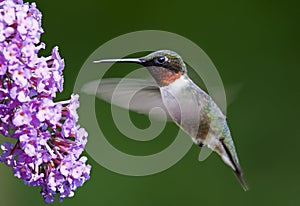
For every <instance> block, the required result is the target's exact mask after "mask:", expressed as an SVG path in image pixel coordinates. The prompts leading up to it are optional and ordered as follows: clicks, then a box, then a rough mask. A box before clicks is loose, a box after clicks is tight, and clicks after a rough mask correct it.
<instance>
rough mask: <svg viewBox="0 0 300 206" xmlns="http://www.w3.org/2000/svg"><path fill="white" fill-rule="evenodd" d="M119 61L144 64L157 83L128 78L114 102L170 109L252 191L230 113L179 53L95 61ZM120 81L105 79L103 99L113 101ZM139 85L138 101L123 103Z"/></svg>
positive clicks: (170, 115)
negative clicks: (229, 120)
mask: <svg viewBox="0 0 300 206" xmlns="http://www.w3.org/2000/svg"><path fill="white" fill-rule="evenodd" d="M116 62H118V63H135V64H139V65H142V66H143V67H146V68H147V70H148V71H149V73H150V74H151V76H152V77H153V79H154V80H155V81H154V83H153V82H152V81H150V83H149V82H147V81H144V82H143V80H134V79H127V80H125V83H124V84H123V86H122V88H121V90H120V91H121V92H119V93H118V94H116V95H115V96H117V99H118V100H116V102H114V103H115V104H116V105H118V106H121V107H125V108H127V109H131V110H133V111H137V112H139V113H143V114H148V112H149V111H150V109H151V108H153V107H161V108H162V109H163V110H165V111H166V113H167V115H168V118H169V119H170V120H172V121H173V122H175V123H176V124H177V125H178V126H179V127H180V128H181V129H182V130H183V131H185V132H186V133H187V134H188V135H189V136H190V137H191V138H192V140H193V142H194V143H195V144H196V145H198V146H200V147H202V146H207V147H208V148H210V149H211V150H213V151H214V152H216V153H217V154H218V155H219V156H220V157H221V158H222V160H223V161H224V162H225V163H226V164H227V165H228V166H229V167H230V168H231V169H232V170H233V171H234V173H235V175H236V177H237V179H238V180H239V182H240V183H241V186H242V188H243V189H244V190H245V191H246V190H248V185H247V183H246V181H245V179H244V177H243V172H242V168H241V166H240V163H239V160H238V156H237V153H236V149H235V146H234V142H233V139H232V136H231V133H230V130H229V127H228V124H227V122H226V116H225V115H224V114H223V113H222V111H221V109H220V108H219V107H218V106H217V104H216V103H215V102H214V101H213V99H212V98H211V97H210V96H209V95H208V94H207V93H206V92H205V91H203V90H202V89H201V88H200V87H199V86H198V85H196V84H195V83H194V82H193V81H192V80H191V79H190V78H189V76H188V74H187V67H186V65H185V63H184V61H183V59H182V58H181V57H180V56H179V55H178V54H177V53H176V52H174V51H170V50H159V51H155V52H152V53H150V54H148V55H146V56H144V57H140V58H127V59H104V60H97V61H94V63H116ZM118 82H119V80H118V79H114V78H112V79H104V81H103V80H101V82H100V87H99V89H100V90H99V91H98V94H99V96H100V98H102V99H104V100H107V101H110V102H112V93H113V91H112V90H113V88H115V86H116V84H118ZM141 85H147V86H141ZM90 86H91V85H90ZM136 88H142V89H141V90H140V91H138V92H136V93H135V94H136V95H135V97H134V98H135V99H136V101H135V103H133V104H131V105H130V106H129V105H124V103H122V102H124V101H123V100H124V99H125V98H126V96H127V95H128V94H129V93H128V92H130V91H129V90H135V89H136ZM129 107H130V108H129Z"/></svg>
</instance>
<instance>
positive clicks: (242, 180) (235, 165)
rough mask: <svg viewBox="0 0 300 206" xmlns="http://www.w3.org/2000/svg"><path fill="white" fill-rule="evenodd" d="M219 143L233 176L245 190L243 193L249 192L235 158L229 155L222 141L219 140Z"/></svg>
mask: <svg viewBox="0 0 300 206" xmlns="http://www.w3.org/2000/svg"><path fill="white" fill-rule="evenodd" d="M221 143H222V146H223V148H224V149H225V152H226V154H227V156H228V158H229V160H230V162H231V164H232V166H233V169H234V174H235V176H236V177H237V179H238V180H239V182H240V184H241V186H242V188H243V189H244V190H245V191H248V190H249V186H248V184H247V183H246V181H245V178H244V175H243V171H242V168H241V166H240V164H239V162H238V160H237V158H234V157H233V155H232V154H231V152H230V151H229V149H228V147H227V146H226V144H225V143H224V141H222V140H221Z"/></svg>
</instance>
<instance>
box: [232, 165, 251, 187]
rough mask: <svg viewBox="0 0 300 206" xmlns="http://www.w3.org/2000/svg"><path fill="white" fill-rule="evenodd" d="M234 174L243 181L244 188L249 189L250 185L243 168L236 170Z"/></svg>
mask: <svg viewBox="0 0 300 206" xmlns="http://www.w3.org/2000/svg"><path fill="white" fill-rule="evenodd" d="M234 174H235V175H236V177H237V178H238V180H239V182H240V183H241V185H242V187H243V189H244V190H245V191H248V190H249V186H248V184H247V182H246V181H245V178H244V176H243V172H242V171H241V170H235V171H234Z"/></svg>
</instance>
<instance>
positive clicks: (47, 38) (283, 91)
mask: <svg viewBox="0 0 300 206" xmlns="http://www.w3.org/2000/svg"><path fill="white" fill-rule="evenodd" d="M298 2H299V1H291V0H286V1H271V0H262V1H261V0H260V1H259V0H256V1H253V0H248V1H245V0H240V1H237V0H235V1H230V0H229V1H220V0H219V1H216V0H210V1H208V0H206V1H201V0H200V1H196V0H195V1H188V0H185V1H177V0H173V1H97V0H93V1H92V0H85V1H59V0H51V1H50V0H48V1H39V2H37V4H38V8H39V9H40V10H41V11H42V13H43V28H44V30H45V33H44V34H43V36H42V41H44V42H45V43H46V44H47V49H46V51H44V52H43V54H44V55H47V54H50V52H51V48H52V47H53V46H55V45H58V46H59V48H60V53H61V56H62V57H64V59H65V62H66V67H65V70H64V75H65V85H64V93H63V94H59V95H58V97H57V100H60V99H66V98H68V97H69V95H70V94H71V93H72V90H73V85H74V82H75V80H76V75H77V72H78V71H79V70H80V68H81V66H82V64H83V63H84V61H85V60H86V58H87V57H88V56H89V55H90V54H91V53H92V52H93V51H94V50H95V49H96V48H98V47H99V46H100V45H101V44H103V43H105V42H106V41H108V40H110V39H112V38H114V37H117V36H119V35H122V34H125V33H127V32H132V31H137V30H147V29H155V30H165V31H169V32H174V33H177V34H179V35H182V36H184V37H187V38H189V39H190V40H192V41H193V42H195V43H196V44H198V45H199V46H200V47H201V48H202V49H203V50H204V51H205V52H206V53H207V54H208V55H209V56H210V58H211V59H212V60H213V62H214V64H215V65H216V67H217V69H218V71H219V73H220V75H221V77H222V80H223V82H224V84H225V87H226V86H228V85H229V86H230V85H241V89H240V92H239V93H238V95H237V96H236V98H235V100H234V102H233V103H232V104H231V105H230V106H229V108H228V115H227V116H228V121H229V124H230V127H231V130H232V133H233V136H234V140H235V144H236V147H237V150H238V154H239V158H240V161H241V164H242V166H243V169H244V172H245V176H246V179H247V181H248V183H249V185H250V188H251V189H250V191H248V192H244V191H243V190H242V188H241V187H240V185H239V183H238V182H237V180H236V178H235V177H234V175H233V174H232V171H231V170H230V168H228V167H227V166H226V165H225V164H224V163H223V162H222V161H221V160H220V158H219V157H218V156H217V155H216V154H213V155H211V156H210V157H209V158H208V159H207V160H206V161H204V162H198V161H197V157H198V154H199V148H198V147H196V146H193V147H192V149H191V150H190V151H189V152H188V154H187V155H186V156H185V157H184V158H183V159H182V160H181V161H179V162H178V163H177V164H176V165H174V166H173V167H171V168H170V169H168V170H166V171H164V172H162V173H159V174H155V175H151V176H146V177H131V176H124V175H119V174H116V173H113V172H111V171H109V170H107V169H105V168H103V167H102V166H101V165H98V164H97V163H96V162H95V161H93V160H92V159H91V158H89V163H90V164H92V165H93V169H92V173H91V179H90V180H89V181H88V182H87V183H86V184H85V185H84V186H83V187H81V188H79V189H78V190H77V191H76V193H75V197H73V198H66V199H65V200H64V201H63V203H62V205H72V206H75V205H83V204H86V205H96V204H97V205H109V206H110V205H111V206H114V205H128V206H136V205H138V206H141V205H142V206H153V205H157V206H165V205H176V206H177V205H178V206H179V205H205V206H208V205H231V206H235V205H239V206H240V205H274V206H275V205H291V206H294V205H300V195H299V192H300V187H299V184H300V163H299V156H300V155H299V145H300V136H299V132H300V126H299V112H300V111H299V107H298V104H299V100H300V98H299V97H300V96H299V75H300V70H299V69H300V68H299V55H300V41H299V36H300V29H299V25H300V24H299V23H300V21H299V18H300V12H299V6H300V4H299V3H298ZM125 70H126V69H125ZM125 70H122V71H119V70H118V69H115V70H112V71H111V72H110V75H111V76H122V75H125V74H126V72H127V71H125ZM128 71H129V70H128ZM97 105H98V106H99V108H97V109H99V111H100V112H103V113H105V112H106V113H108V112H107V109H108V108H109V105H108V104H107V103H104V102H101V101H97ZM132 116H133V119H135V122H136V124H137V126H139V127H141V128H143V127H146V126H147V124H148V123H149V122H148V120H147V118H145V117H143V116H139V115H135V114H132ZM99 118H100V119H101V117H99ZM141 122H142V123H141ZM101 127H102V128H103V130H105V131H106V134H107V138H109V141H110V142H111V143H112V144H113V145H114V146H116V147H117V148H119V149H120V150H122V151H126V152H128V153H132V154H139V155H142V154H151V153H153V152H157V151H160V150H162V149H163V148H165V147H166V146H167V145H168V144H169V143H170V142H172V141H173V139H172V137H173V136H174V135H173V134H174V133H176V131H177V127H176V126H175V125H173V124H169V125H168V127H167V128H166V131H165V132H164V135H163V136H160V137H158V138H157V139H155V140H154V141H151V142H149V143H146V142H144V143H139V142H134V141H130V140H129V139H127V138H126V137H124V136H122V135H121V134H120V133H118V132H117V131H115V130H113V131H112V129H113V128H114V125H113V122H112V121H111V119H110V118H108V119H107V120H105V121H103V125H101ZM2 140H3V138H2ZM0 171H1V175H0V182H1V187H0V202H1V203H0V204H1V205H9V206H10V205H24V206H26V205H43V204H44V203H43V199H42V197H41V196H40V195H39V188H32V187H27V186H25V185H24V184H23V183H22V182H21V181H20V180H18V179H17V178H15V177H13V175H12V172H11V169H10V168H8V167H6V166H4V165H3V164H1V165H0ZM53 205H60V203H59V201H58V200H56V202H55V203H54V204H53Z"/></svg>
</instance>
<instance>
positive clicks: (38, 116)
mask: <svg viewBox="0 0 300 206" xmlns="http://www.w3.org/2000/svg"><path fill="white" fill-rule="evenodd" d="M41 17H42V15H41V13H40V12H39V10H38V9H37V8H36V5H35V4H34V3H33V4H29V3H23V2H22V0H5V1H3V0H0V133H1V134H3V135H4V136H6V137H10V138H12V139H15V141H16V143H15V144H12V143H10V142H5V143H3V144H2V145H1V150H2V154H1V156H0V161H2V162H3V163H5V164H6V165H8V166H10V167H12V169H13V173H14V175H15V176H16V177H18V178H21V179H22V180H23V181H24V183H25V184H26V185H29V186H40V187H41V194H42V195H43V197H44V200H45V202H46V203H51V202H53V201H54V195H55V194H57V193H58V196H59V198H60V200H62V198H64V197H72V196H73V195H74V191H75V190H76V188H77V187H79V186H82V185H83V183H84V182H85V181H86V180H88V179H89V177H90V176H89V174H90V169H91V166H90V165H87V164H86V161H87V158H86V157H84V156H83V157H80V155H81V153H82V152H83V150H84V146H85V144H86V142H87V132H86V131H85V130H84V129H83V128H80V126H79V125H77V120H78V115H77V113H76V109H77V108H78V107H79V102H78V95H72V96H71V99H70V100H67V101H61V102H54V101H53V98H54V97H55V96H56V92H57V91H60V92H61V91H62V90H63V80H64V79H63V76H62V70H63V69H64V60H63V59H61V57H60V55H59V53H58V48H57V47H55V48H54V49H53V51H52V55H51V56H49V57H39V56H38V52H39V50H40V49H43V48H44V47H45V44H44V43H42V42H40V36H41V34H42V33H43V29H42V27H41Z"/></svg>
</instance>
